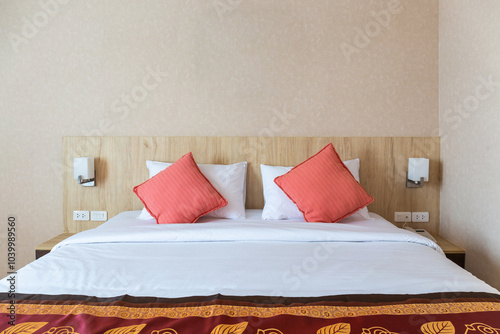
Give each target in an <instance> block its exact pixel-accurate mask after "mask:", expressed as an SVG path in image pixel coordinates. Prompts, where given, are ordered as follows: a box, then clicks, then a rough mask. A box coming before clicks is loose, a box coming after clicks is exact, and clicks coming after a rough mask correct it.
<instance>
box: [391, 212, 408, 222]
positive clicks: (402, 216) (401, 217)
mask: <svg viewBox="0 0 500 334" xmlns="http://www.w3.org/2000/svg"><path fill="white" fill-rule="evenodd" d="M394 221H395V222H396V223H409V222H411V212H394Z"/></svg>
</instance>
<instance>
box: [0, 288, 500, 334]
mask: <svg viewBox="0 0 500 334" xmlns="http://www.w3.org/2000/svg"><path fill="white" fill-rule="evenodd" d="M8 297H9V296H8V295H7V294H0V308H1V309H0V334H14V333H23V334H26V333H40V334H42V333H43V334H72V333H79V334H83V333H106V334H112V333H113V334H125V333H141V334H185V333H207V334H211V333H213V334H238V333H247V334H280V333H283V334H290V333H300V334H302V333H304V334H305V333H318V334H333V333H337V334H347V333H360V334H369V333H374V334H375V333H376V334H386V333H387V334H389V333H391V334H392V333H401V334H402V333H425V334H427V333H441V334H448V333H468V334H474V333H488V334H493V333H500V296H498V295H492V294H477V293H476V294H472V293H456V294H428V295H352V296H329V297H321V298H280V297H227V296H221V295H216V296H210V297H189V298H180V299H159V298H139V297H130V296H122V297H120V298H95V297H86V296H68V295H66V296H46V295H17V296H16V298H15V300H10V299H9V298H8Z"/></svg>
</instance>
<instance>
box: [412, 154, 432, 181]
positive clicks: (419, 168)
mask: <svg viewBox="0 0 500 334" xmlns="http://www.w3.org/2000/svg"><path fill="white" fill-rule="evenodd" d="M422 177H423V178H424V181H429V159H425V158H409V159H408V179H409V180H412V181H415V182H419V181H420V179H421V178H422Z"/></svg>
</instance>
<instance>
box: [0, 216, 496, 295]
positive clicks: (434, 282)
mask: <svg viewBox="0 0 500 334" xmlns="http://www.w3.org/2000/svg"><path fill="white" fill-rule="evenodd" d="M260 213H261V211H260V210H247V217H248V218H247V219H245V220H227V219H217V218H202V219H201V220H200V222H199V223H196V224H173V225H157V224H155V222H154V221H147V220H139V219H137V218H136V217H137V216H138V214H139V211H129V212H124V213H121V214H119V215H118V216H116V217H114V218H112V219H110V220H109V221H108V222H106V223H105V224H103V225H101V226H100V227H98V228H96V229H93V230H89V231H85V232H81V233H78V234H76V235H74V236H73V237H71V238H68V239H66V240H64V241H63V242H61V243H59V244H58V245H56V246H55V247H54V249H53V250H52V252H51V253H49V254H47V255H46V256H44V257H42V258H40V259H38V260H36V261H34V262H32V263H30V264H29V265H27V266H25V267H24V268H22V269H20V270H19V271H18V274H17V286H16V292H17V293H37V294H78V295H89V296H98V297H112V296H120V295H125V294H128V295H132V296H156V297H186V296H200V295H213V294H217V293H220V294H224V295H239V296H247V295H265V296H287V297H288V296H289V297H303V296H326V295H338V294H372V293H385V294H416V293H429V292H454V291H475V292H480V291H483V292H492V293H498V291H497V290H495V289H493V288H492V287H490V286H489V285H487V284H486V283H484V282H482V281H481V280H479V279H477V278H475V277H474V276H473V275H471V274H470V273H468V272H467V271H465V270H463V269H462V268H460V267H458V266H457V265H455V264H454V263H452V262H451V261H449V260H448V259H446V257H445V256H444V255H443V253H442V251H441V249H439V247H438V246H437V245H436V244H435V243H434V242H432V241H431V240H429V239H427V238H424V237H422V236H420V235H418V234H415V233H413V232H409V231H406V230H401V229H398V228H396V227H395V226H393V225H392V224H391V223H389V222H387V221H386V220H384V219H382V218H380V217H379V216H376V215H373V217H374V218H375V219H372V220H355V219H354V218H348V219H345V220H343V221H342V223H337V224H324V223H305V222H302V221H263V220H261V219H260ZM7 290H8V284H7V281H6V280H5V279H4V280H2V281H0V291H7Z"/></svg>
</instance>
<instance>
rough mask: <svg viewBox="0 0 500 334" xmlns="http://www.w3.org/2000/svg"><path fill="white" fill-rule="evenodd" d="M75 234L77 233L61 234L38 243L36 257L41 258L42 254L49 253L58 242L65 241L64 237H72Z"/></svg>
mask: <svg viewBox="0 0 500 334" xmlns="http://www.w3.org/2000/svg"><path fill="white" fill-rule="evenodd" d="M73 234H75V233H63V234H59V235H58V236H57V237H54V238H52V239H50V240H48V241H45V242H44V243H42V244H40V245H38V246H37V247H36V248H35V258H36V259H39V258H41V257H42V256H44V255H45V254H47V253H49V252H50V250H51V249H52V247H54V246H55V245H56V244H58V243H59V242H61V241H63V240H64V239H66V238H69V237H71V236H72V235H73Z"/></svg>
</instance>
